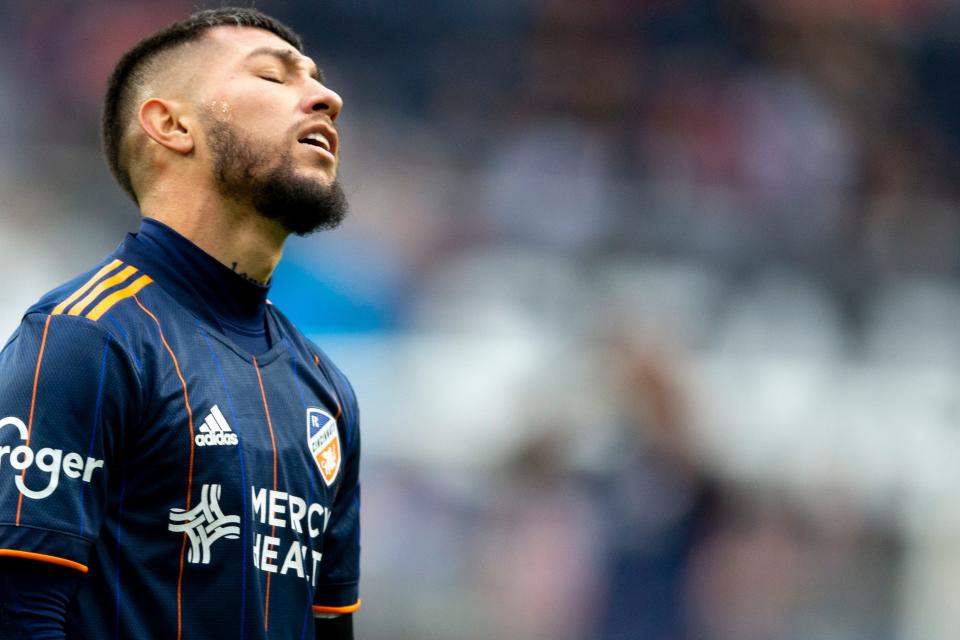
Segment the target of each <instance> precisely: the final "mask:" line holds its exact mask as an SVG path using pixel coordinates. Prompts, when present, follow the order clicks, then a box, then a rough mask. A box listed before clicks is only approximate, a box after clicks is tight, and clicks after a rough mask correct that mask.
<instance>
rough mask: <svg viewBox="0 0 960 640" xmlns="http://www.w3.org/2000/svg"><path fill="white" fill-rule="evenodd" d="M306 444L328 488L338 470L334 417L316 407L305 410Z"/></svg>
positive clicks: (338, 438)
mask: <svg viewBox="0 0 960 640" xmlns="http://www.w3.org/2000/svg"><path fill="white" fill-rule="evenodd" d="M307 443H308V444H309V445H310V455H311V456H312V457H313V461H314V462H316V463H317V466H318V467H320V474H321V475H322V476H323V481H324V482H326V483H327V486H328V487H329V486H330V485H332V484H333V481H334V480H335V479H336V477H337V472H338V471H339V470H340V434H339V432H338V431H337V421H336V420H335V419H334V417H333V416H331V415H330V414H329V413H327V412H326V411H323V410H322V409H317V408H316V407H310V408H309V409H307Z"/></svg>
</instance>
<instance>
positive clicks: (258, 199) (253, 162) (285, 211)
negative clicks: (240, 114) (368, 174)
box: [205, 117, 347, 236]
mask: <svg viewBox="0 0 960 640" xmlns="http://www.w3.org/2000/svg"><path fill="white" fill-rule="evenodd" d="M205 120H206V125H207V126H206V129H207V141H208V143H209V145H210V151H211V153H212V154H213V171H214V177H215V178H216V180H217V188H218V190H219V191H220V194H221V195H223V197H224V198H227V199H230V200H233V201H235V202H248V203H250V204H251V205H252V206H253V208H254V209H255V210H256V211H257V213H259V214H260V215H261V216H263V217H264V218H267V219H269V220H275V221H276V222H278V223H279V224H280V225H281V226H282V227H283V228H284V229H286V230H287V231H288V232H289V233H293V234H295V235H298V236H305V235H309V234H311V233H313V232H315V231H323V230H327V229H333V228H335V227H337V226H338V225H339V224H340V223H341V222H343V219H344V217H346V215H347V198H346V195H345V194H344V192H343V187H341V186H340V183H339V182H337V181H333V182H332V183H330V184H329V185H324V184H320V183H318V182H316V181H314V180H309V179H307V178H305V177H303V176H300V175H297V173H296V171H294V168H293V156H292V154H291V153H290V152H277V151H271V150H268V149H267V150H265V149H263V148H262V146H258V145H256V144H255V143H253V142H252V141H250V140H249V139H246V138H244V137H242V136H241V135H240V133H239V132H238V131H237V129H236V128H235V127H232V126H230V125H229V124H228V123H226V122H223V121H221V120H217V119H215V118H212V117H208V118H205Z"/></svg>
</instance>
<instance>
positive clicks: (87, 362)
mask: <svg viewBox="0 0 960 640" xmlns="http://www.w3.org/2000/svg"><path fill="white" fill-rule="evenodd" d="M161 262H162V261H158V260H156V259H154V258H152V257H151V256H150V255H149V254H148V253H146V252H144V251H143V250H142V249H141V248H139V247H138V245H137V243H136V242H135V238H134V237H133V236H131V237H130V238H128V239H127V241H125V242H124V244H122V245H121V246H120V247H119V248H118V249H117V251H116V252H115V253H114V254H113V255H111V256H109V257H108V258H106V259H105V260H104V261H103V263H101V264H100V265H98V266H97V267H95V268H94V269H92V270H91V271H90V272H88V273H86V274H84V275H82V276H80V277H78V278H76V279H75V280H73V281H71V282H70V283H68V284H66V285H64V286H63V287H60V288H58V289H56V290H54V291H52V292H51V293H49V294H48V295H46V296H44V298H42V299H41V300H40V302H38V303H37V304H36V305H35V306H34V307H32V308H31V309H30V310H29V311H28V312H27V314H26V315H25V316H24V318H23V321H22V323H21V325H20V327H19V328H18V329H17V331H16V332H15V333H14V335H13V336H12V337H11V338H10V340H9V342H8V343H7V344H6V346H5V347H4V349H3V351H2V353H0V555H6V556H15V557H22V558H32V559H35V560H37V561H43V562H49V563H54V564H59V565H62V566H66V567H70V568H73V569H75V570H78V571H81V572H83V574H84V576H83V579H82V582H81V587H80V590H79V593H78V594H77V596H76V598H75V599H74V601H73V602H72V603H71V606H70V609H69V611H68V633H67V637H68V638H98V639H99V638H130V639H136V640H142V639H145V638H164V639H166V638H198V639H204V640H206V639H213V638H231V639H233V638H241V639H250V640H253V639H256V638H284V639H288V638H313V636H314V631H313V628H314V627H313V616H314V615H315V614H321V615H322V614H336V613H349V612H352V611H354V610H356V608H357V607H358V606H359V599H358V589H357V585H358V579H359V483H358V477H357V474H358V466H359V455H360V437H359V430H358V415H357V405H356V400H355V397H354V394H353V391H352V389H351V387H350V385H349V383H348V382H347V380H346V378H345V377H344V376H343V374H342V373H341V372H340V371H339V370H337V369H336V367H334V366H333V364H332V363H331V362H330V361H329V360H328V358H327V357H326V356H325V355H324V354H323V353H322V352H321V351H320V350H319V349H318V348H317V347H316V346H314V345H313V344H312V343H311V342H310V341H308V340H307V339H305V338H304V336H302V335H301V334H300V333H299V332H298V331H297V330H296V328H295V327H294V326H293V325H292V324H291V323H290V322H289V321H288V320H287V319H286V318H285V317H284V316H283V315H282V314H281V313H280V312H279V311H277V310H276V309H275V308H274V307H273V306H272V305H271V306H268V312H267V314H266V321H267V324H268V327H269V332H270V335H271V336H272V341H271V346H270V348H269V350H268V351H266V352H265V353H263V354H261V355H258V356H253V355H251V354H249V353H246V352H245V351H244V350H243V349H241V348H240V347H238V346H237V345H236V344H235V343H234V342H233V341H231V340H230V339H229V338H228V337H227V336H226V335H224V333H223V332H222V331H221V330H220V329H219V327H218V326H217V323H216V322H214V321H212V320H211V317H210V315H209V314H208V313H206V312H205V310H204V309H205V304H206V303H205V301H204V300H202V299H200V297H199V296H198V295H196V293H195V292H194V293H191V291H192V290H191V288H190V287H189V286H184V282H183V281H186V282H187V284H189V278H182V277H181V281H180V282H178V281H177V278H178V276H177V275H176V273H175V267H173V266H171V265H169V264H162V263H161Z"/></svg>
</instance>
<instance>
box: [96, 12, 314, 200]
mask: <svg viewBox="0 0 960 640" xmlns="http://www.w3.org/2000/svg"><path fill="white" fill-rule="evenodd" d="M221 26H234V27H254V28H256V29H263V30H264V31H269V32H271V33H274V34H276V35H277V36H279V37H280V38H282V39H283V40H285V41H287V42H288V43H290V44H291V45H293V47H295V48H296V49H297V51H300V52H303V41H302V40H301V39H300V36H299V35H297V34H296V33H295V32H294V31H293V30H292V29H290V28H289V27H288V26H286V25H284V24H283V23H281V22H279V21H278V20H276V19H274V18H271V17H270V16H268V15H266V14H264V13H261V12H260V11H257V10H256V9H245V8H238V7H223V8H220V9H207V10H205V11H199V12H197V13H194V14H193V15H191V16H190V17H188V18H185V19H184V20H181V21H179V22H175V23H173V24H171V25H169V26H167V27H164V28H163V29H161V30H160V31H157V32H156V33H154V34H152V35H150V36H147V37H146V38H144V39H143V40H141V41H140V42H138V43H137V44H136V45H134V46H133V48H132V49H130V50H128V51H127V52H126V53H124V54H123V56H122V57H121V58H120V61H119V62H117V66H116V67H114V69H113V73H111V74H110V81H109V83H108V84H107V93H106V96H105V98H104V103H103V115H102V118H101V122H100V135H101V140H102V144H103V154H104V156H105V157H106V160H107V166H108V167H110V172H111V173H112V174H113V177H114V178H116V179H117V182H119V183H120V186H121V187H122V188H123V190H124V191H126V192H127V194H128V195H129V196H130V197H131V198H133V200H134V202H138V199H137V194H136V193H135V192H134V189H133V184H132V182H131V179H130V170H129V159H128V158H123V157H122V155H123V154H122V150H123V139H124V134H125V133H126V131H127V128H128V127H129V125H130V123H131V121H132V120H133V119H134V118H135V117H136V114H137V108H138V107H139V105H138V104H135V101H136V96H137V88H138V87H140V86H142V85H143V84H144V83H145V82H146V81H147V80H148V78H149V76H150V75H151V63H152V62H154V61H156V60H158V59H159V58H160V57H161V56H163V55H164V54H167V53H170V52H172V51H174V50H175V49H177V48H178V47H181V46H182V45H184V44H187V43H189V42H195V41H197V40H199V39H200V38H201V37H202V36H203V35H204V34H205V33H206V32H207V31H208V30H210V29H213V28H214V27H221Z"/></svg>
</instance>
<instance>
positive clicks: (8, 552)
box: [0, 549, 89, 573]
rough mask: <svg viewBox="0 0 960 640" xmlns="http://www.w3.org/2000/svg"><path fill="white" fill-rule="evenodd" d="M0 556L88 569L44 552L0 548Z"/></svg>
mask: <svg viewBox="0 0 960 640" xmlns="http://www.w3.org/2000/svg"><path fill="white" fill-rule="evenodd" d="M0 556H8V557H11V558H26V559H27V560H39V561H40V562H49V563H50V564H58V565H60V566H61V567H69V568H71V569H76V570H77V571H80V572H81V573H86V572H87V571H89V569H87V566H86V565H83V564H80V563H79V562H74V561H73V560H67V559H66V558H59V557H57V556H48V555H47V554H45V553H33V552H32V551H20V550H18V549H0Z"/></svg>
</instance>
